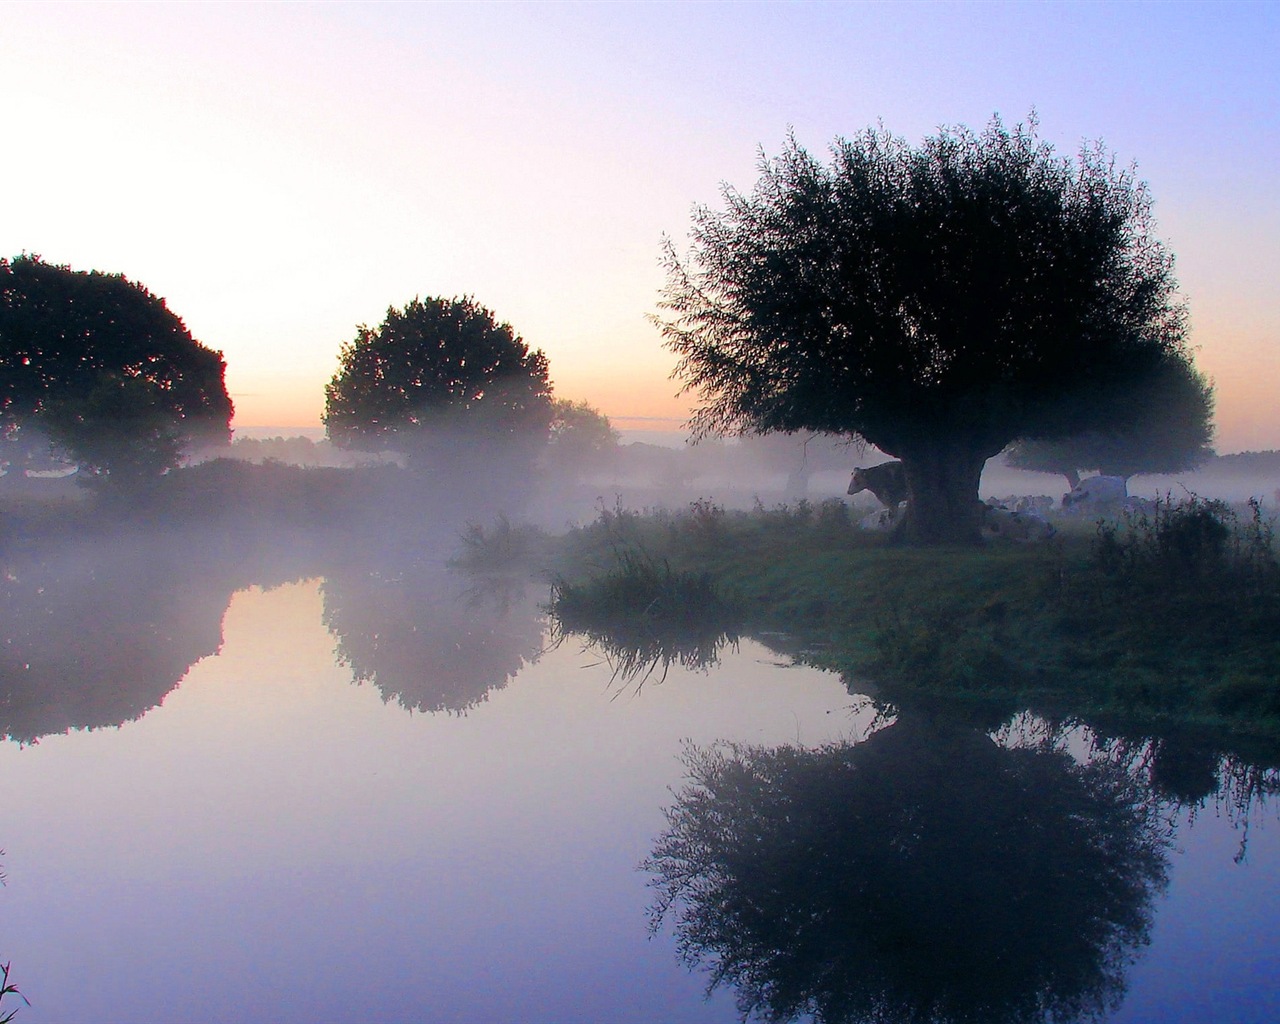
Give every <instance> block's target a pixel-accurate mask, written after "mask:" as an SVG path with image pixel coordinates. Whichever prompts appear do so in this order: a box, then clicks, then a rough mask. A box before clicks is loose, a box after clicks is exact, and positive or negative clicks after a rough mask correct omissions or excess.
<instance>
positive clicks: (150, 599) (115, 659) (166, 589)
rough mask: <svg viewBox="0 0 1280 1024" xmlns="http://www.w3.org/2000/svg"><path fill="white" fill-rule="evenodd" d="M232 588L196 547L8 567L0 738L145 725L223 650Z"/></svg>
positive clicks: (56, 554) (186, 542) (107, 548)
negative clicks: (201, 663) (140, 721)
mask: <svg viewBox="0 0 1280 1024" xmlns="http://www.w3.org/2000/svg"><path fill="white" fill-rule="evenodd" d="M202 552H203V553H202ZM235 589H236V583H235V582H234V581H233V578H232V573H231V571H230V570H229V568H228V567H227V566H226V565H225V563H223V562H222V561H221V560H217V559H215V558H214V557H213V555H212V553H211V552H209V551H208V550H207V549H205V548H202V547H201V546H200V545H198V544H196V543H193V539H192V538H189V537H183V538H174V539H173V540H172V541H169V542H166V540H165V539H164V537H163V536H159V535H155V534H153V535H151V536H149V537H147V538H146V542H145V544H141V543H139V544H136V545H135V544H131V543H130V542H129V541H128V540H126V539H123V538H114V539H113V542H112V543H111V544H109V545H108V544H103V543H101V542H97V543H90V542H85V543H82V544H75V545H65V544H64V545H59V546H58V548H57V550H56V551H54V550H51V549H46V550H43V551H37V552H29V553H27V554H25V555H20V556H10V557H7V558H5V559H4V560H3V572H2V573H0V621H3V623H4V627H3V635H2V636H0V733H2V734H3V735H5V736H8V737H9V738H11V739H15V740H19V741H22V742H29V741H32V740H35V739H38V738H39V737H40V736H44V735H48V734H51V733H56V732H64V731H66V730H68V729H81V728H93V727H97V726H106V725H120V724H122V723H123V722H126V721H129V720H131V719H134V718H137V717H139V716H140V715H142V714H143V713H144V712H146V711H147V710H149V709H150V708H152V707H154V706H155V705H157V704H159V703H160V702H161V701H162V700H163V699H164V696H165V694H167V693H168V692H169V691H170V690H171V689H173V687H174V686H176V685H177V683H178V682H179V681H180V680H181V679H182V677H183V676H184V675H186V673H187V670H188V669H189V668H190V667H191V665H193V664H194V663H195V662H196V661H198V660H199V659H201V658H203V657H205V656H207V655H210V654H213V653H214V652H216V651H217V650H218V648H219V647H221V645H222V617H223V613H224V612H225V611H226V609H227V604H228V602H229V601H230V599H231V595H232V593H233V592H234V591H235Z"/></svg>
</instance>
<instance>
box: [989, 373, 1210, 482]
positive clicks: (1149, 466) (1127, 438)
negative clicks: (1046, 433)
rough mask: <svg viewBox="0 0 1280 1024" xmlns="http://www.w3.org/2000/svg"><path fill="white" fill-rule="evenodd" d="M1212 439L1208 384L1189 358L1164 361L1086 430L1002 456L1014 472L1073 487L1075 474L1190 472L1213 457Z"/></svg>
mask: <svg viewBox="0 0 1280 1024" xmlns="http://www.w3.org/2000/svg"><path fill="white" fill-rule="evenodd" d="M1212 441H1213V384H1212V383H1211V382H1210V381H1209V380H1208V379H1207V378H1206V377H1205V376H1204V375H1203V374H1201V373H1199V372H1197V371H1196V369H1195V367H1194V366H1192V365H1191V363H1190V361H1189V360H1186V359H1182V358H1170V359H1168V360H1166V361H1165V363H1164V365H1162V367H1161V368H1160V369H1159V371H1157V372H1156V373H1155V374H1153V375H1152V376H1151V377H1150V378H1148V379H1147V380H1146V381H1144V382H1143V383H1141V384H1140V385H1138V386H1137V387H1135V388H1134V389H1133V390H1132V391H1131V392H1130V394H1128V395H1127V396H1125V398H1124V406H1123V407H1122V408H1121V409H1119V410H1116V411H1115V412H1114V413H1113V414H1112V415H1110V416H1108V417H1107V418H1106V419H1103V420H1100V421H1098V422H1096V423H1095V424H1093V425H1092V427H1091V428H1090V429H1089V430H1087V431H1085V432H1084V433H1081V434H1077V435H1075V436H1073V437H1068V438H1064V439H1062V440H1048V441H1037V440H1019V441H1015V442H1014V443H1013V444H1012V445H1010V446H1009V449H1008V452H1007V453H1006V458H1007V460H1008V463H1009V465H1011V466H1015V467H1017V468H1018V469H1029V470H1035V471H1038V472H1041V473H1061V474H1062V475H1063V476H1065V477H1066V478H1067V481H1068V483H1069V484H1070V485H1071V486H1072V487H1074V486H1075V485H1076V484H1078V483H1079V482H1080V471H1081V470H1097V471H1098V472H1100V473H1104V474H1106V475H1107V476H1123V477H1129V476H1134V475H1135V474H1138V473H1180V472H1182V471H1183V470H1187V469H1194V468H1195V467H1197V466H1199V465H1200V464H1202V463H1203V462H1205V461H1206V460H1208V459H1211V458H1212V457H1213V455H1214V451H1213V448H1212Z"/></svg>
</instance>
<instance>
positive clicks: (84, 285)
mask: <svg viewBox="0 0 1280 1024" xmlns="http://www.w3.org/2000/svg"><path fill="white" fill-rule="evenodd" d="M225 375H226V364H225V363H224V362H223V359H222V354H221V353H220V352H215V351H213V350H212V349H209V348H206V347H205V346H204V345H202V344H200V343H199V342H198V341H196V340H195V339H194V338H193V337H192V336H191V333H190V332H189V331H188V330H187V328H186V326H185V325H184V324H183V322H182V320H181V319H179V318H178V317H177V316H176V315H175V314H174V313H173V312H171V311H170V310H169V308H168V306H166V305H165V301H164V299H162V298H159V297H157V296H155V295H153V294H152V293H151V292H150V291H148V290H147V289H146V288H144V287H143V286H142V285H140V284H137V283H135V282H133V281H130V280H128V279H127V278H125V277H123V276H122V275H120V274H104V273H100V272H98V271H92V272H87V273H86V272H83V271H75V270H72V269H70V268H69V267H66V266H55V265H53V264H49V263H45V262H44V261H43V260H41V259H40V258H39V257H38V256H25V255H24V256H18V257H15V258H14V259H12V260H0V439H3V440H4V441H6V442H8V445H9V449H10V451H11V452H13V453H15V454H17V455H19V457H22V456H24V455H29V454H30V451H29V449H32V448H33V445H32V443H31V439H32V438H37V439H39V441H38V443H39V444H40V445H47V444H48V441H50V440H51V441H52V442H53V444H54V445H55V446H56V447H58V448H59V449H61V450H62V451H63V452H65V453H66V454H67V455H68V456H69V457H70V458H71V459H72V460H73V461H76V462H79V463H80V464H81V466H82V467H83V468H84V469H85V470H87V471H88V472H89V473H90V474H91V475H93V476H97V477H104V478H109V479H112V480H114V481H116V482H119V481H120V480H134V479H137V478H140V477H149V476H156V475H158V474H160V473H162V472H163V471H164V470H166V469H169V468H172V467H173V466H176V465H177V464H178V460H179V459H180V457H181V456H182V453H183V452H184V450H186V449H187V448H188V447H190V446H192V445H196V444H202V443H213V442H221V443H225V442H226V441H228V440H229V439H230V429H229V424H230V420H231V412H232V406H231V399H230V397H229V396H228V395H227V388H226V383H225Z"/></svg>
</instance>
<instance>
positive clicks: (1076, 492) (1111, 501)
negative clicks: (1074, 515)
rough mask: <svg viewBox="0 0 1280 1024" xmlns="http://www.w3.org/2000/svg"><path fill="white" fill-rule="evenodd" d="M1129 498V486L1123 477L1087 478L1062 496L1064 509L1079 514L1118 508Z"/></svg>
mask: <svg viewBox="0 0 1280 1024" xmlns="http://www.w3.org/2000/svg"><path fill="white" fill-rule="evenodd" d="M1128 496H1129V486H1128V483H1127V482H1126V480H1125V478H1124V477H1122V476H1089V477H1085V478H1084V479H1083V480H1081V481H1080V482H1079V483H1078V484H1076V485H1075V487H1073V488H1072V489H1071V493H1070V494H1064V495H1063V496H1062V508H1063V510H1064V511H1066V510H1074V511H1077V512H1098V511H1107V510H1112V509H1115V508H1117V507H1118V506H1120V505H1122V504H1123V503H1124V500H1125V499H1126V498H1127V497H1128Z"/></svg>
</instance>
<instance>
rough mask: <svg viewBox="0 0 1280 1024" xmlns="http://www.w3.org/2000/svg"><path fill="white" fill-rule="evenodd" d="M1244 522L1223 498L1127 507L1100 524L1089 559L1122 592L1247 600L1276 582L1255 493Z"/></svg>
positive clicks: (1270, 529)
mask: <svg viewBox="0 0 1280 1024" xmlns="http://www.w3.org/2000/svg"><path fill="white" fill-rule="evenodd" d="M1247 507H1248V509H1249V518H1248V519H1247V520H1246V521H1245V522H1241V520H1240V517H1239V516H1238V515H1237V514H1236V511H1235V510H1234V509H1233V508H1232V507H1231V506H1230V505H1228V504H1227V503H1226V502H1224V501H1219V500H1217V499H1210V498H1201V497H1199V496H1198V495H1194V494H1193V495H1191V496H1190V497H1189V498H1188V499H1187V500H1186V501H1179V502H1175V501H1173V500H1172V497H1171V496H1170V495H1167V494H1166V495H1165V496H1164V497H1163V498H1160V499H1157V501H1156V503H1155V507H1154V510H1153V511H1152V512H1150V513H1148V512H1143V511H1127V512H1125V513H1124V515H1123V516H1122V517H1121V518H1120V519H1119V520H1118V521H1115V520H1111V521H1107V520H1104V521H1101V522H1099V524H1098V535H1097V541H1096V543H1095V545H1094V553H1093V554H1094V562H1095V564H1096V565H1097V567H1098V568H1099V569H1100V570H1101V571H1102V572H1103V573H1105V574H1106V575H1107V576H1109V577H1111V578H1113V579H1115V580H1116V581H1117V582H1119V583H1120V584H1121V585H1122V586H1124V587H1125V588H1126V589H1129V590H1134V589H1139V588H1140V589H1142V590H1144V591H1145V590H1149V589H1154V593H1153V594H1152V598H1153V599H1155V600H1159V599H1161V598H1162V597H1170V596H1188V595H1190V596H1196V597H1202V596H1203V593H1204V588H1205V587H1206V586H1210V585H1216V586H1217V587H1220V588H1221V589H1222V590H1223V592H1224V595H1228V596H1234V597H1236V598H1238V599H1239V600H1242V601H1250V600H1253V599H1254V598H1256V597H1257V596H1259V595H1260V594H1264V593H1269V592H1274V591H1276V590H1277V588H1278V587H1280V562H1277V560H1276V551H1275V528H1274V523H1273V522H1272V521H1271V520H1270V519H1269V518H1268V517H1267V516H1266V515H1265V513H1264V512H1263V510H1262V505H1261V503H1260V502H1259V501H1258V500H1257V499H1256V498H1251V499H1249V501H1248V503H1247Z"/></svg>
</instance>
